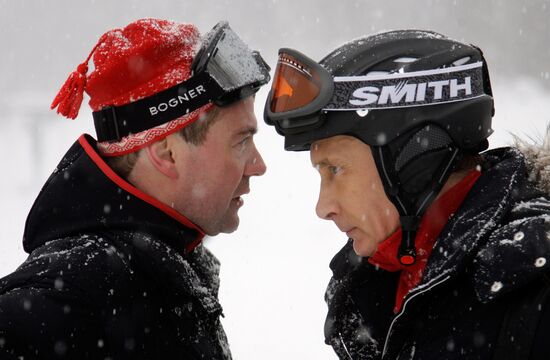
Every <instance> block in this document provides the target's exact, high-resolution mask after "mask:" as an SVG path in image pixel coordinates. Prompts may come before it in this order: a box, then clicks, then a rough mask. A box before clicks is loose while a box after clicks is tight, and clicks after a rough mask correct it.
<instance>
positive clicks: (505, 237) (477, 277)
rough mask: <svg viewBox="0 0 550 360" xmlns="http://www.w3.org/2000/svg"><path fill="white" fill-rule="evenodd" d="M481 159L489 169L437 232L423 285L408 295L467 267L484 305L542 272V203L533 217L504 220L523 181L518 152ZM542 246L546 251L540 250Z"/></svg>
mask: <svg viewBox="0 0 550 360" xmlns="http://www.w3.org/2000/svg"><path fill="white" fill-rule="evenodd" d="M484 157H485V159H486V160H487V161H488V162H489V164H490V168H489V169H487V170H486V171H483V172H482V175H481V177H480V178H479V180H478V181H477V183H476V185H474V187H473V188H472V190H471V191H470V193H469V194H468V196H467V197H466V199H465V201H464V203H463V204H462V206H461V207H460V208H459V210H458V211H457V213H456V215H455V216H453V217H452V218H451V220H450V221H449V222H448V224H447V225H446V227H445V229H444V230H443V232H442V233H441V236H440V237H439V239H438V241H437V243H436V245H435V247H434V250H433V252H432V256H431V258H430V260H429V262H428V265H427V267H426V271H425V275H424V277H423V279H422V282H421V284H420V285H419V286H418V287H417V288H415V289H414V290H413V291H412V292H413V293H414V291H415V290H419V289H422V288H423V287H425V286H426V284H430V283H434V282H436V281H437V280H438V279H441V278H443V277H448V278H449V279H451V278H453V277H455V276H456V275H457V274H459V273H461V271H462V270H463V269H464V268H465V267H466V266H471V271H470V274H471V275H470V276H471V280H472V282H473V284H474V288H475V291H476V294H477V297H478V299H479V300H480V301H484V302H487V301H490V300H492V299H495V298H497V297H499V296H501V295H502V294H505V293H507V292H509V291H511V290H513V289H515V288H517V287H518V286H521V285H524V284H525V282H526V281H529V280H531V279H533V278H535V277H537V276H539V273H540V272H541V271H546V269H545V263H546V259H547V258H548V259H550V244H549V243H548V241H542V240H541V239H546V236H547V235H546V232H545V227H544V226H541V225H542V223H543V222H544V221H545V219H546V218H547V217H548V215H546V213H547V212H548V210H549V206H550V205H549V204H548V202H547V200H544V201H543V203H544V205H545V206H546V209H544V211H543V212H539V215H540V216H538V217H530V218H526V219H525V220H516V221H512V222H510V223H506V222H507V221H508V220H507V219H505V218H504V217H505V216H507V217H508V216H510V211H512V212H514V209H513V208H512V209H511V207H512V206H513V203H514V200H513V198H514V197H515V196H517V192H518V189H519V188H520V186H521V185H522V184H521V183H523V182H524V181H525V180H526V170H525V160H524V157H523V155H522V153H521V152H520V151H518V150H517V149H515V148H502V149H496V150H492V151H489V152H487V153H485V154H484ZM517 206H525V204H523V205H522V203H520V204H519V205H517ZM517 206H516V207H517ZM503 224H504V225H503ZM520 242H521V244H522V245H521V246H519V244H520ZM541 244H545V245H546V246H545V247H543V248H541V246H540V245H541ZM472 264H473V265H472ZM549 265H550V264H549ZM518 274H521V276H518Z"/></svg>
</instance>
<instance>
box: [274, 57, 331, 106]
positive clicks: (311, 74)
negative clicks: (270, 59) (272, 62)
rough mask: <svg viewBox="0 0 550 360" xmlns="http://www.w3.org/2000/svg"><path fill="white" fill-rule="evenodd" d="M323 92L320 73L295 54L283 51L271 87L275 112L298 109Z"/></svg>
mask: <svg viewBox="0 0 550 360" xmlns="http://www.w3.org/2000/svg"><path fill="white" fill-rule="evenodd" d="M320 92H321V79H320V77H319V74H318V73H317V72H316V71H315V70H314V69H312V68H311V67H309V66H307V65H304V64H303V63H301V62H300V61H298V60H297V59H296V58H295V57H294V56H292V55H289V54H286V53H281V54H279V61H278V62H277V69H276V71H275V78H274V80H273V85H272V88H271V94H272V98H271V104H270V108H271V111H272V112H273V113H281V112H285V111H291V110H296V109H299V108H302V107H303V106H305V105H307V104H309V103H311V102H312V101H313V100H314V99H315V98H317V96H319V94H320Z"/></svg>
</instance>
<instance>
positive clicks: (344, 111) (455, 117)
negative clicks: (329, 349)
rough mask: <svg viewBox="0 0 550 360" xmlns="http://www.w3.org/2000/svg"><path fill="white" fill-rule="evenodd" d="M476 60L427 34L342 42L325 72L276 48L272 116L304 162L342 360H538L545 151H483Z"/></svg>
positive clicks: (485, 79)
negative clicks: (323, 231)
mask: <svg viewBox="0 0 550 360" xmlns="http://www.w3.org/2000/svg"><path fill="white" fill-rule="evenodd" d="M493 114H494V108H493V97H492V91H491V85H490V80H489V73H488V69H487V64H486V61H485V59H484V57H483V54H482V52H481V50H480V49H478V48H477V47H475V46H471V45H466V44H463V43H460V42H457V41H453V40H451V39H448V38H446V37H444V36H442V35H440V34H437V33H433V32H428V31H416V30H414V31H413V30H406V31H392V32H387V33H381V34H377V35H374V36H370V37H365V38H362V39H358V40H355V41H353V42H350V43H348V44H346V45H344V46H342V47H340V48H338V49H336V50H334V51H333V52H332V53H330V54H329V55H328V56H326V57H325V58H324V59H323V60H321V61H320V63H317V62H315V61H313V60H311V59H309V58H307V57H306V56H305V55H303V54H301V53H299V52H297V51H295V50H292V49H281V50H280V51H279V62H278V66H277V70H276V73H275V78H274V81H273V87H272V89H271V92H270V94H269V97H268V100H267V104H266V108H265V114H264V116H265V119H266V122H267V123H268V124H270V125H274V126H275V128H276V130H277V132H278V133H279V134H281V135H283V136H284V137H285V149H286V150H291V151H302V150H309V151H310V155H311V161H312V163H313V165H314V166H315V167H316V168H317V169H318V171H319V173H320V175H321V189H320V194H319V200H318V203H317V214H318V216H319V217H321V218H323V219H326V220H331V221H333V222H334V223H335V224H336V225H337V226H338V228H339V229H340V230H341V231H342V232H345V233H346V235H347V237H348V238H349V241H348V242H347V244H346V245H345V246H344V247H343V248H342V250H341V251H340V252H339V253H338V254H336V256H335V257H334V259H333V260H332V262H331V264H330V266H331V268H332V270H333V277H332V279H331V281H330V283H329V286H328V289H327V293H326V300H327V303H328V307H329V312H328V315H327V319H326V323H325V338H326V342H327V344H330V345H332V346H333V348H334V350H335V351H336V353H337V354H338V356H339V357H340V358H342V359H493V358H494V359H511V358H514V359H547V358H549V357H550V345H548V344H547V343H546V342H545V338H544V335H545V334H547V333H548V331H550V305H549V304H548V302H549V301H550V297H549V296H548V293H549V292H550V286H549V285H548V284H550V282H549V281H548V280H549V279H550V277H549V275H548V271H549V270H548V267H549V266H548V264H547V260H546V259H548V258H549V257H550V242H549V241H548V231H549V230H550V224H548V219H550V217H549V215H550V201H549V199H550V196H549V195H548V190H547V188H548V187H549V186H548V185H549V184H544V183H543V182H540V181H539V182H536V181H534V180H536V179H539V178H540V176H538V173H539V170H540V169H537V165H536V164H538V163H540V161H538V157H542V156H544V154H542V153H541V152H540V149H537V148H535V147H531V148H529V149H528V151H524V152H525V153H528V154H529V156H528V157H527V158H526V156H525V155H524V154H523V153H522V152H521V151H519V150H518V149H516V148H502V149H496V150H491V151H487V152H483V153H481V152H482V151H484V150H486V149H487V147H488V141H487V138H488V137H489V135H490V134H491V132H492V130H491V119H492V116H493Z"/></svg>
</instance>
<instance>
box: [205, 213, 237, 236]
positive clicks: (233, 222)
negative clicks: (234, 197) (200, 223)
mask: <svg viewBox="0 0 550 360" xmlns="http://www.w3.org/2000/svg"><path fill="white" fill-rule="evenodd" d="M238 227H239V216H238V215H237V214H235V216H234V217H232V218H231V219H224V221H223V223H221V224H218V225H217V226H212V227H211V228H206V229H204V232H205V233H206V235H208V236H216V235H218V234H220V233H224V234H231V233H232V232H235V231H236V230H237V229H238Z"/></svg>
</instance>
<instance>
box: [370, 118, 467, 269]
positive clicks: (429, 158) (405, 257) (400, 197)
mask: <svg viewBox="0 0 550 360" xmlns="http://www.w3.org/2000/svg"><path fill="white" fill-rule="evenodd" d="M442 132H443V130H441V129H438V130H437V131H434V129H431V133H430V131H425V128H424V129H422V130H420V131H417V132H414V133H413V134H412V135H411V136H409V137H408V138H407V139H406V141H405V144H404V145H403V144H399V145H398V146H392V145H395V144H387V145H384V146H373V147H372V155H373V157H374V161H375V163H376V166H377V168H378V173H379V174H380V178H381V180H382V183H383V185H384V190H385V192H386V194H387V196H388V198H389V199H390V201H391V202H392V203H393V204H394V205H395V206H396V208H397V210H398V212H399V216H400V217H399V219H400V222H401V228H402V239H401V245H400V247H399V251H398V254H397V257H398V259H399V262H400V263H401V264H402V265H405V266H410V265H413V264H414V263H415V262H416V247H415V238H416V233H417V231H418V227H419V225H420V221H421V219H422V216H423V215H424V213H425V212H426V209H427V208H428V207H429V206H430V205H431V204H432V202H433V201H434V199H435V198H436V196H437V194H438V193H439V192H440V191H441V189H442V188H443V185H444V184H445V182H446V181H447V179H448V178H449V176H450V175H451V173H452V171H453V165H454V164H455V163H456V161H457V159H458V158H459V155H460V149H458V148H457V147H456V145H455V144H453V142H452V140H451V139H450V137H448V135H446V133H445V134H444V135H446V136H447V138H445V136H443V137H442ZM420 136H421V137H422V139H428V141H429V142H432V140H433V142H432V143H433V144H434V146H433V147H426V148H425V149H422V150H420V151H419V149H418V147H417V146H416V143H418V139H419V137H420ZM434 136H435V137H437V138H434V139H431V137H434ZM442 139H443V141H442ZM401 145H403V146H401ZM411 146H413V147H414V146H416V147H417V148H416V149H414V148H413V149H411ZM411 154H412V155H411Z"/></svg>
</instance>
